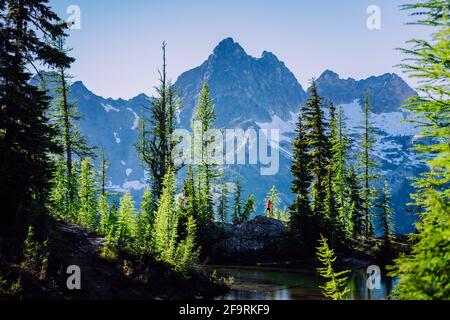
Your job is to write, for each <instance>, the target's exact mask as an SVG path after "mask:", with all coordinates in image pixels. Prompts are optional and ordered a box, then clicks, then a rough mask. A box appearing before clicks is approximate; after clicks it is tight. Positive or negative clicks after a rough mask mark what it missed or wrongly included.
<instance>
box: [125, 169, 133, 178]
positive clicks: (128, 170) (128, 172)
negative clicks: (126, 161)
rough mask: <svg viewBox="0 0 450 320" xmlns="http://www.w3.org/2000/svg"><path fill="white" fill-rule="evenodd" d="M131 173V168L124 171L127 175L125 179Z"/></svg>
mask: <svg viewBox="0 0 450 320" xmlns="http://www.w3.org/2000/svg"><path fill="white" fill-rule="evenodd" d="M132 173H133V169H131V168H127V170H125V174H126V175H127V177H129V176H130V174H132Z"/></svg>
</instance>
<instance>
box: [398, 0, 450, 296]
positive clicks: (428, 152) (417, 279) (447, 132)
mask: <svg viewBox="0 0 450 320" xmlns="http://www.w3.org/2000/svg"><path fill="white" fill-rule="evenodd" d="M403 8H404V9H408V10H412V15H414V16H416V17H420V18H421V20H419V21H417V23H418V24H421V25H426V26H430V27H432V28H433V33H432V35H431V38H430V40H428V41H426V40H412V41H411V44H412V45H413V47H412V49H405V50H403V52H404V53H406V54H407V55H408V60H407V61H408V62H407V63H404V64H403V65H402V67H403V69H404V70H405V71H406V72H409V73H410V74H411V75H412V76H413V77H416V78H419V79H420V80H421V81H422V82H421V85H420V86H419V91H420V92H421V94H420V95H419V96H417V97H413V98H412V99H411V100H410V102H409V103H408V105H407V108H408V109H409V110H410V111H411V112H413V113H414V114H415V115H416V117H417V121H418V122H419V126H420V128H422V131H421V133H420V135H419V137H420V138H423V139H418V140H416V146H417V150H418V151H419V153H420V154H421V157H422V160H423V161H424V162H426V164H427V166H428V172H426V173H425V174H423V175H421V176H420V177H418V179H417V182H416V184H415V186H416V188H418V191H417V193H416V194H415V195H414V200H415V203H416V205H417V206H419V207H420V208H421V209H422V212H421V216H420V222H419V223H418V224H417V226H416V227H417V229H418V231H419V234H417V235H415V236H413V240H414V247H413V249H412V253H411V255H407V256H404V257H401V258H400V259H398V260H397V261H396V263H395V272H394V273H393V274H392V275H393V276H395V277H397V278H398V285H397V287H396V290H395V291H394V293H393V296H394V297H395V298H397V299H426V300H431V299H436V300H443V299H449V298H450V285H449V284H450V273H449V272H448V270H449V265H450V214H449V212H450V188H449V186H450V144H449V140H450V108H449V106H450V89H449V88H450V85H449V79H450V66H449V63H448V61H449V58H448V57H449V56H450V7H449V5H448V1H444V0H424V1H421V2H418V3H416V4H410V5H405V6H404V7H403Z"/></svg>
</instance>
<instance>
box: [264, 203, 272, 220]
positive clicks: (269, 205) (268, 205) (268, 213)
mask: <svg viewBox="0 0 450 320" xmlns="http://www.w3.org/2000/svg"><path fill="white" fill-rule="evenodd" d="M265 215H266V217H270V216H271V215H272V201H270V199H268V200H267V203H266V213H265Z"/></svg>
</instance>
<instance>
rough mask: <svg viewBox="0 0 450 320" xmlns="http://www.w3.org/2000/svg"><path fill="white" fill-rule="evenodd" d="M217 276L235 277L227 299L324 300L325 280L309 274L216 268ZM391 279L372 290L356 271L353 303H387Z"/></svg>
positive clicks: (361, 272) (351, 285)
mask: <svg viewBox="0 0 450 320" xmlns="http://www.w3.org/2000/svg"><path fill="white" fill-rule="evenodd" d="M213 269H214V270H216V271H217V274H218V275H220V276H224V277H232V278H233V280H234V281H233V284H232V286H231V291H230V292H228V293H227V294H226V295H225V296H222V297H220V298H219V299H224V300H322V299H323V296H322V293H321V291H320V289H319V285H321V284H323V280H322V278H320V277H319V276H318V275H317V274H316V273H314V272H309V271H298V270H296V271H293V270H267V269H262V268H259V269H246V268H232V267H215V268H213ZM393 285H394V284H393V282H392V279H391V278H389V277H386V276H385V275H383V276H382V277H381V283H380V288H379V289H373V290H369V289H368V287H367V275H366V272H365V270H354V271H353V272H352V275H351V279H350V280H349V289H350V293H349V298H350V299H352V300H384V299H387V297H388V296H389V294H390V292H391V291H392V287H393Z"/></svg>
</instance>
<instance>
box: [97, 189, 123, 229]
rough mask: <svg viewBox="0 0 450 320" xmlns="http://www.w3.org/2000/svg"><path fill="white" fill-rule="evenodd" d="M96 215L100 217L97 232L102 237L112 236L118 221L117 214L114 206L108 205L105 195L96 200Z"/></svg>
mask: <svg viewBox="0 0 450 320" xmlns="http://www.w3.org/2000/svg"><path fill="white" fill-rule="evenodd" d="M98 213H99V215H100V228H99V231H100V233H101V234H103V235H109V234H110V233H111V234H114V232H115V230H116V224H117V220H118V212H117V210H116V208H115V207H114V205H110V204H109V201H108V197H107V196H106V195H100V196H99V198H98Z"/></svg>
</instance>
